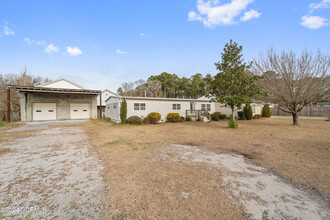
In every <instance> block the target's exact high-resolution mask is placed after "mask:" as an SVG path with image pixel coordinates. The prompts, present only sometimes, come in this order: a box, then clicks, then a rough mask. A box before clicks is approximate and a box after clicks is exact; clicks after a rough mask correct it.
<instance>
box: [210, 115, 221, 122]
mask: <svg viewBox="0 0 330 220" xmlns="http://www.w3.org/2000/svg"><path fill="white" fill-rule="evenodd" d="M211 119H212V121H219V116H218V115H212V117H211Z"/></svg>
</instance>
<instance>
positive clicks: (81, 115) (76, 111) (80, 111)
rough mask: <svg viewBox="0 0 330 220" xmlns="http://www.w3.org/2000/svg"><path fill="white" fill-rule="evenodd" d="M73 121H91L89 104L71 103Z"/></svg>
mask: <svg viewBox="0 0 330 220" xmlns="http://www.w3.org/2000/svg"><path fill="white" fill-rule="evenodd" d="M70 118H71V119H89V118H90V105H89V104H87V103H71V104H70Z"/></svg>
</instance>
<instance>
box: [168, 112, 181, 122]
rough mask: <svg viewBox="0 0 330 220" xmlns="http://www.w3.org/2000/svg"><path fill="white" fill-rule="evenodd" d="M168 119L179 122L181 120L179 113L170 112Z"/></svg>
mask: <svg viewBox="0 0 330 220" xmlns="http://www.w3.org/2000/svg"><path fill="white" fill-rule="evenodd" d="M166 119H167V121H169V122H178V121H180V114H179V113H168V114H167V117H166Z"/></svg>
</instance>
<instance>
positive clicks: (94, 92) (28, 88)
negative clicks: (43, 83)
mask: <svg viewBox="0 0 330 220" xmlns="http://www.w3.org/2000/svg"><path fill="white" fill-rule="evenodd" d="M7 87H8V88H9V89H16V90H18V91H19V92H31V93H61V94H84V95H98V94H100V93H102V91H101V90H89V89H63V88H47V87H34V86H17V85H9V86H7Z"/></svg>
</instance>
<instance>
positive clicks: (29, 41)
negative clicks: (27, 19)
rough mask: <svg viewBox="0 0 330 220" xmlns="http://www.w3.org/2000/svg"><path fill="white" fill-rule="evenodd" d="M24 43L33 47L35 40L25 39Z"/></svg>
mask: <svg viewBox="0 0 330 220" xmlns="http://www.w3.org/2000/svg"><path fill="white" fill-rule="evenodd" d="M24 41H25V42H26V43H27V44H29V45H32V44H33V42H34V40H30V39H29V38H24Z"/></svg>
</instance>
